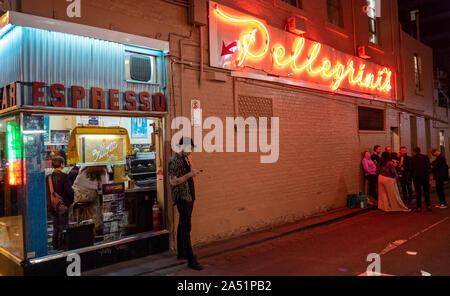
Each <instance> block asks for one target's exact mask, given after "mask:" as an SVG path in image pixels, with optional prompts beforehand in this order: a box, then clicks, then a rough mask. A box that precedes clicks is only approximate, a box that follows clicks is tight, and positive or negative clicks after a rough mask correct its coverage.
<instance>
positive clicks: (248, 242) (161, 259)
mask: <svg viewBox="0 0 450 296" xmlns="http://www.w3.org/2000/svg"><path fill="white" fill-rule="evenodd" d="M371 210H372V207H370V206H369V207H366V208H364V209H348V208H340V209H337V210H333V211H330V212H328V213H325V214H321V215H318V216H314V217H311V218H308V219H304V220H301V221H297V222H295V223H290V224H285V225H282V226H278V227H274V228H270V229H265V230H261V231H257V232H252V233H248V234H245V235H242V236H239V237H235V238H231V239H228V240H223V241H219V242H214V243H211V244H208V245H204V246H201V247H198V248H194V252H195V253H196V255H197V257H198V258H199V260H200V261H201V260H202V259H206V258H211V257H214V256H219V255H222V254H226V253H228V252H232V251H236V250H240V249H244V248H246V247H250V246H255V245H258V244H262V243H265V242H268V241H271V240H275V239H278V238H280V237H284V236H288V235H292V234H295V233H299V232H302V231H304V230H309V229H314V228H317V227H320V226H325V225H330V224H333V223H336V222H339V221H343V220H346V219H349V218H351V217H354V216H357V215H361V214H364V213H368V212H370V211H371ZM181 265H186V261H183V260H177V259H176V254H172V253H171V252H170V251H167V252H163V253H158V254H154V255H151V256H147V257H143V258H138V259H135V260H129V261H125V262H121V263H118V264H114V265H110V266H106V267H102V268H98V269H94V270H90V271H86V272H83V273H82V275H83V276H140V275H148V274H152V273H153V274H158V271H162V270H164V269H170V268H173V267H177V266H181Z"/></svg>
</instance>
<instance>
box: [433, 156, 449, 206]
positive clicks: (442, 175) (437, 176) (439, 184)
mask: <svg viewBox="0 0 450 296" xmlns="http://www.w3.org/2000/svg"><path fill="white" fill-rule="evenodd" d="M431 155H433V156H435V157H436V159H435V160H434V161H433V162H432V163H431V172H432V173H433V177H434V181H435V182H436V192H437V195H438V197H439V205H437V206H436V207H437V208H441V209H446V208H447V201H446V200H445V193H444V181H447V180H448V179H449V178H448V177H449V176H448V165H447V161H446V160H445V157H444V156H442V154H441V153H440V152H439V151H438V150H437V149H434V148H433V149H431Z"/></svg>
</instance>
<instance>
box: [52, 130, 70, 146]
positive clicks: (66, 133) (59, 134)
mask: <svg viewBox="0 0 450 296" xmlns="http://www.w3.org/2000/svg"><path fill="white" fill-rule="evenodd" d="M69 138H70V130H52V131H51V133H50V143H51V145H67V144H69Z"/></svg>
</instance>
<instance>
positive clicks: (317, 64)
mask: <svg viewBox="0 0 450 296" xmlns="http://www.w3.org/2000/svg"><path fill="white" fill-rule="evenodd" d="M214 12H215V15H216V16H217V17H218V19H220V20H222V21H224V22H227V23H230V24H233V25H244V26H245V27H246V28H245V29H244V30H243V32H242V33H241V35H240V37H239V42H240V44H241V47H240V50H239V54H238V55H237V58H236V61H235V62H236V66H237V67H238V68H239V67H245V66H246V61H248V60H249V61H252V62H258V61H261V60H263V59H264V58H266V56H267V55H269V54H270V55H271V57H272V61H273V66H274V68H276V69H286V68H290V69H291V70H292V72H293V73H296V74H300V73H302V72H307V73H308V74H309V76H311V77H315V76H317V75H318V76H320V77H321V79H323V80H331V83H330V85H329V87H330V89H331V90H332V91H336V90H338V89H339V88H340V87H341V86H342V83H343V82H344V81H345V80H347V81H348V83H349V84H350V86H351V87H357V88H361V89H369V90H372V91H378V92H382V93H389V92H390V90H391V89H392V87H391V77H392V72H391V71H390V70H389V69H388V68H387V67H384V68H382V69H381V70H379V71H378V72H377V73H376V75H375V74H374V73H370V72H369V71H368V70H367V69H366V68H367V67H366V64H364V63H361V64H360V65H359V67H357V69H355V65H354V61H353V60H352V59H351V58H349V59H348V60H347V61H346V63H345V64H344V63H341V62H339V61H335V62H334V63H333V62H332V61H331V60H330V59H329V58H328V57H323V58H321V59H320V58H319V57H320V56H321V49H322V44H321V43H319V42H314V43H313V44H311V46H310V48H309V51H308V53H307V54H304V53H305V52H306V51H305V44H306V42H305V41H306V40H305V38H303V37H297V38H296V39H295V41H294V43H293V46H292V50H290V52H289V53H288V52H287V50H286V48H285V46H283V45H282V44H279V43H276V44H275V45H274V46H272V47H271V44H270V34H269V31H268V29H267V28H266V26H265V25H264V24H263V23H262V22H260V21H258V20H256V19H252V18H249V17H237V16H232V15H229V14H227V13H225V12H224V11H223V10H221V9H220V8H219V7H218V5H215V7H214Z"/></svg>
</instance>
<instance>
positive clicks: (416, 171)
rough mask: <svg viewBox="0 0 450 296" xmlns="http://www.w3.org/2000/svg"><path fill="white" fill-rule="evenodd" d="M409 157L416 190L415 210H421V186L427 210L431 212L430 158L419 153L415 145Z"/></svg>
mask: <svg viewBox="0 0 450 296" xmlns="http://www.w3.org/2000/svg"><path fill="white" fill-rule="evenodd" d="M413 154H414V155H413V156H412V157H411V176H412V179H413V182H414V189H415V190H416V200H417V209H416V212H417V213H420V212H422V188H423V194H424V196H425V204H426V206H427V211H428V212H431V207H430V159H429V158H428V156H426V155H424V154H421V153H420V148H419V147H415V148H414V150H413Z"/></svg>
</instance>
